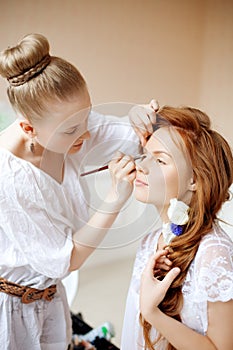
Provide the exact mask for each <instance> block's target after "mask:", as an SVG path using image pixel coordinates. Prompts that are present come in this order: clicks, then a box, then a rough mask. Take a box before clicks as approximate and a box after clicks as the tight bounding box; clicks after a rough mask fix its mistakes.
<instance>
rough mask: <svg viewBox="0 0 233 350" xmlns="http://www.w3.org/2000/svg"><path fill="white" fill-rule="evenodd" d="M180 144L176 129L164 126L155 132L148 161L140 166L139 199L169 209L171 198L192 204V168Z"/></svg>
mask: <svg viewBox="0 0 233 350" xmlns="http://www.w3.org/2000/svg"><path fill="white" fill-rule="evenodd" d="M175 140H177V142H176V141H175ZM179 145H180V138H179V135H178V134H177V132H175V131H174V130H171V129H168V128H165V127H163V128H160V129H158V130H157V131H156V132H154V133H153V135H152V136H151V137H150V139H149V141H148V142H147V144H146V146H145V149H144V151H145V157H144V159H142V161H141V162H139V163H138V164H137V175H136V180H135V196H136V199H138V200H139V201H141V202H145V203H151V204H154V205H155V206H156V207H157V208H158V209H162V208H167V207H168V206H169V201H170V199H171V198H178V199H179V200H183V201H184V202H189V201H190V199H191V192H190V183H192V168H191V166H190V162H189V161H188V159H187V157H186V156H185V155H184V153H183V151H181V148H180V146H179ZM183 147H184V146H183Z"/></svg>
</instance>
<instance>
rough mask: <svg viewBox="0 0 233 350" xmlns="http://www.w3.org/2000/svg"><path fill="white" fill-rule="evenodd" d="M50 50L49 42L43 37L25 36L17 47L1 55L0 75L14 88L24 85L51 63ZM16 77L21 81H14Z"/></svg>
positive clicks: (37, 35)
mask: <svg viewBox="0 0 233 350" xmlns="http://www.w3.org/2000/svg"><path fill="white" fill-rule="evenodd" d="M49 49H50V47H49V42H48V40H47V39H46V38H45V37H44V36H43V35H41V34H28V35H26V36H24V37H23V39H22V40H20V42H19V43H18V44H17V45H16V46H13V47H9V48H7V49H5V50H4V51H2V52H1V53H0V74H1V75H2V77H3V78H6V79H8V80H9V82H10V84H11V81H12V82H13V84H12V85H14V86H17V85H21V84H23V83H24V82H25V81H28V80H29V79H30V78H32V77H33V76H34V75H35V74H37V73H39V72H40V71H41V70H42V69H44V68H45V67H46V65H47V64H48V63H49V61H50V60H49V58H50V56H49ZM27 72H29V73H28V74H27ZM16 77H17V78H19V79H14V78H16ZM24 78H25V79H26V80H25V79H24ZM14 80H15V84H14ZM18 80H19V81H18ZM24 80H25V81H24ZM17 82H18V84H17Z"/></svg>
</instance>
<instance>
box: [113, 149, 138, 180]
mask: <svg viewBox="0 0 233 350" xmlns="http://www.w3.org/2000/svg"><path fill="white" fill-rule="evenodd" d="M108 167H109V169H110V171H111V173H112V174H113V175H114V176H115V177H117V178H118V179H125V180H127V181H129V182H132V181H133V180H134V179H135V170H136V168H135V162H134V159H133V158H132V157H131V156H129V155H125V154H123V153H121V152H119V151H118V152H117V153H116V154H115V155H114V157H113V159H112V161H111V162H110V163H109V166H108Z"/></svg>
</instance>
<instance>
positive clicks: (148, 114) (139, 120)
mask: <svg viewBox="0 0 233 350" xmlns="http://www.w3.org/2000/svg"><path fill="white" fill-rule="evenodd" d="M158 109H159V104H158V102H157V101H156V100H154V99H153V100H151V101H150V103H149V104H147V105H137V106H134V107H133V108H132V109H131V110H130V112H129V118H130V121H131V124H132V126H133V128H134V130H135V132H136V134H137V135H138V137H139V139H140V142H141V144H142V146H143V147H144V146H145V144H146V142H147V139H148V137H149V136H150V135H151V134H152V133H153V124H155V123H156V112H157V111H158Z"/></svg>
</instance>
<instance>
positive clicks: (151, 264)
mask: <svg viewBox="0 0 233 350" xmlns="http://www.w3.org/2000/svg"><path fill="white" fill-rule="evenodd" d="M166 254H167V250H165V249H163V250H158V251H157V252H156V253H155V254H154V255H152V256H151V257H150V259H149V260H148V263H147V265H146V267H145V270H144V273H145V274H149V275H150V276H151V277H153V278H154V272H155V270H158V268H157V263H158V261H159V259H160V258H162V257H163V256H164V255H166Z"/></svg>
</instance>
